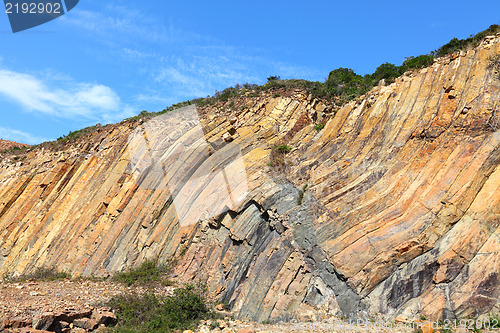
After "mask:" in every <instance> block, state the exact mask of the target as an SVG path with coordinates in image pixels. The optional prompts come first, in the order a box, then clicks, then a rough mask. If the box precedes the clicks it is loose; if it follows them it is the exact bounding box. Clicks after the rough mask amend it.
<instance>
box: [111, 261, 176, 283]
mask: <svg viewBox="0 0 500 333" xmlns="http://www.w3.org/2000/svg"><path fill="white" fill-rule="evenodd" d="M170 264H172V262H168V263H167V264H163V265H159V264H158V262H157V261H155V260H146V261H145V262H143V263H142V264H141V265H140V266H139V267H136V268H132V269H129V270H127V271H125V272H120V273H116V274H115V275H114V276H113V280H114V281H116V282H119V283H123V284H125V285H127V286H132V285H143V286H147V285H172V282H171V281H170V280H168V279H167V275H168V274H169V272H170V270H171V267H170Z"/></svg>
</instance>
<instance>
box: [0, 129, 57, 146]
mask: <svg viewBox="0 0 500 333" xmlns="http://www.w3.org/2000/svg"><path fill="white" fill-rule="evenodd" d="M0 138H1V139H4V140H9V141H15V142H19V143H27V144H30V145H33V144H37V143H40V142H43V141H47V139H44V138H40V137H36V136H33V135H31V134H30V133H26V132H23V131H19V130H14V129H10V128H5V127H0Z"/></svg>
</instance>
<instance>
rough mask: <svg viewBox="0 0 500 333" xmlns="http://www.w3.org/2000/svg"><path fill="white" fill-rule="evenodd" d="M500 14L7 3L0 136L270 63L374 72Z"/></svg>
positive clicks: (108, 111) (103, 114)
mask: <svg viewBox="0 0 500 333" xmlns="http://www.w3.org/2000/svg"><path fill="white" fill-rule="evenodd" d="M491 24H500V1H498V0H490V1H484V0H477V1H462V0H460V1H437V2H436V1H427V0H421V1H418V2H409V1H378V2H375V1H333V0H331V1H310V2H305V1H293V0H288V1H281V0H271V1H269V0H267V1H261V0H254V1H234V0H232V1H195V0H193V1H176V2H173V1H166V0H161V1H160V0H150V1H129V0H122V1H114V0H110V1H105V0H80V3H79V4H78V5H77V6H76V7H75V8H74V9H73V10H72V11H70V12H69V13H67V14H66V15H64V16H62V17H60V18H58V19H56V20H53V21H51V22H49V23H47V24H44V25H41V26H38V27H35V28H33V29H30V30H26V31H23V32H19V33H16V34H13V33H12V32H11V30H10V25H9V22H8V19H7V15H6V14H5V13H0V40H1V46H0V113H1V122H0V138H3V139H8V140H14V141H19V142H25V143H30V144H35V143H39V142H42V141H46V140H53V139H56V138H58V137H60V136H62V135H64V134H68V133H69V132H70V131H75V130H78V129H80V128H83V127H86V126H90V125H93V124H96V123H102V124H105V123H110V122H119V121H121V120H123V119H124V118H126V117H130V116H133V115H136V114H138V113H139V112H140V111H141V110H148V111H158V110H162V109H163V108H165V107H166V106H168V105H170V104H173V103H177V102H180V101H184V100H187V99H191V98H196V97H204V96H207V95H209V94H213V93H214V91H215V90H222V89H224V88H226V87H228V86H231V85H234V84H236V83H246V82H249V83H257V84H261V83H264V82H265V81H266V78H267V77H268V76H270V75H280V76H281V77H282V78H300V79H308V80H318V81H324V79H325V78H326V77H327V76H328V73H329V72H330V71H331V70H333V69H335V68H338V67H349V68H352V69H354V70H355V71H356V72H357V73H358V74H366V73H371V72H373V71H374V70H375V68H377V67H378V66H379V65H380V64H381V63H384V62H391V63H395V64H397V65H399V64H401V62H402V61H403V60H404V59H405V57H406V56H411V55H419V54H424V53H428V52H429V51H431V50H435V49H437V48H438V47H439V46H441V45H443V44H445V43H447V42H448V41H449V40H450V39H451V38H453V37H458V38H466V37H469V35H471V34H475V33H477V32H479V31H481V30H484V29H486V28H488V26H489V25H491Z"/></svg>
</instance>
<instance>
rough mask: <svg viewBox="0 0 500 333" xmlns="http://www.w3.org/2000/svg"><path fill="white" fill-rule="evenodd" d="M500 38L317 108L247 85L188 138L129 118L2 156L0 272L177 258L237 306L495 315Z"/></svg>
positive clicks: (180, 273)
mask: <svg viewBox="0 0 500 333" xmlns="http://www.w3.org/2000/svg"><path fill="white" fill-rule="evenodd" d="M499 41H500V36H496V37H491V38H487V39H486V40H485V41H484V42H483V43H482V44H481V45H480V46H479V47H477V48H475V49H473V50H469V51H467V52H461V53H457V54H454V55H452V56H449V57H445V58H441V59H438V60H437V61H436V62H435V63H434V64H433V65H432V66H431V67H429V68H426V69H423V70H420V71H418V72H414V73H412V74H409V75H405V76H403V77H400V78H398V79H397V80H396V82H395V83H393V84H391V85H389V86H380V87H376V88H375V89H373V90H372V91H371V92H370V93H368V94H367V95H366V96H364V98H361V99H360V100H358V101H353V102H351V103H349V104H347V105H345V106H344V107H343V108H342V109H340V110H338V112H336V114H335V116H334V117H331V116H330V115H332V114H333V110H331V109H330V108H329V106H328V105H327V104H325V103H324V102H321V101H318V100H315V99H312V98H311V97H310V96H307V95H306V94H304V93H303V92H301V91H291V92H288V94H287V95H285V94H282V95H281V96H277V95H276V94H272V93H269V94H268V95H265V94H264V95H261V96H259V97H253V96H251V95H249V96H247V97H243V98H241V99H239V100H237V101H232V102H228V103H226V104H224V105H220V104H219V105H217V106H216V107H205V108H203V109H201V110H198V111H199V114H200V115H199V117H200V120H201V124H202V127H203V131H202V132H200V130H199V128H198V127H196V126H194V125H193V124H195V125H196V121H197V120H196V119H195V118H194V117H191V116H187V118H186V119H181V118H182V117H179V118H177V122H175V121H174V120H172V119H170V120H169V121H170V123H161V122H160V120H154V119H153V120H151V121H149V122H146V121H145V120H146V119H143V120H136V121H135V122H124V123H123V124H117V125H113V126H107V127H102V128H98V129H97V130H96V131H95V132H94V133H93V134H92V135H91V136H90V137H89V138H87V139H85V140H80V141H79V142H78V143H77V144H75V145H72V146H70V145H68V146H67V147H66V148H65V149H63V150H60V151H55V150H47V149H38V150H35V151H32V152H29V153H28V156H27V158H26V159H24V160H23V161H22V162H16V163H14V162H11V161H9V160H4V161H2V162H1V166H0V198H1V199H0V273H9V274H22V273H27V272H29V271H32V270H34V269H35V268H36V267H40V266H56V267H57V268H59V269H61V270H65V271H68V272H71V273H72V274H74V275H92V274H93V275H97V276H106V275H108V274H111V273H112V272H115V271H118V270H122V269H124V268H126V267H129V266H134V265H137V264H139V263H141V262H142V261H144V260H145V259H147V258H158V259H159V260H160V261H166V260H168V259H169V258H171V257H177V258H179V260H178V261H177V265H176V267H175V274H176V276H177V277H178V278H179V279H180V280H182V281H198V280H201V281H203V282H206V283H207V285H208V287H209V290H210V292H211V293H212V294H213V295H215V296H217V297H219V298H220V299H221V301H222V302H225V303H227V304H228V305H229V307H230V309H231V310H232V311H234V313H235V314H236V316H237V317H239V318H250V319H253V320H259V321H263V320H278V319H291V318H294V317H297V316H298V317H304V316H306V317H312V318H314V317H315V318H317V319H321V318H322V316H326V315H329V314H343V315H347V316H356V315H364V314H365V313H366V312H372V313H383V314H387V315H390V316H405V317H408V318H420V316H421V315H425V316H426V317H427V318H454V317H464V316H468V315H478V314H480V313H485V312H489V311H493V312H498V311H499V307H500V301H499V296H500V286H499V281H498V279H499V273H500V272H499V270H500V253H499V252H500V244H499V242H500V237H499V236H500V229H499V222H500V219H499V214H500V211H499V208H498V207H500V202H499V201H500V189H499V186H500V169H499V168H497V166H498V164H499V161H500V149H499V147H500V131H498V126H497V124H498V121H499V120H500V119H499V116H498V110H499V109H500V101H499V99H500V81H499V80H498V79H497V74H496V73H495V70H494V69H492V68H490V67H489V66H488V64H489V60H488V59H489V57H490V56H492V55H495V54H498V53H499V52H500V43H499ZM167 117H168V116H167ZM158 119H159V118H158ZM172 121H173V123H172ZM319 122H323V123H325V127H324V128H323V129H322V130H319V131H318V130H317V129H315V128H314V124H315V123H319ZM186 124H188V125H189V126H188V125H186ZM205 141H207V142H208V143H209V144H208V145H204V144H200V142H202V143H203V142H205ZM284 144H286V145H287V147H291V148H293V150H292V151H291V152H289V153H288V154H285V153H281V152H280V151H279V150H278V149H275V148H273V147H274V146H279V145H284ZM227 147H233V148H227ZM234 147H236V148H237V149H236V152H234V151H229V149H234ZM214 150H215V151H216V153H214V152H213V151H214ZM285 150H286V149H284V150H282V151H285ZM217 151H218V152H221V151H222V152H223V153H217ZM166 152H168V153H166ZM152 160H154V161H155V162H154V163H153V162H151V161H152ZM214 161H215V162H214ZM241 161H243V162H244V164H242V163H241ZM214 170H215V171H214ZM242 170H243V172H242ZM177 175H182V177H181V176H177ZM190 177H191V178H190ZM221 177H222V178H221ZM197 180H201V181H199V182H197ZM192 188H196V191H195V192H196V197H193V196H192V195H191V194H192V193H194V192H193V191H191V189H192ZM221 191H222V192H221ZM224 191H225V192H224ZM221 193H222V194H221ZM228 193H229V196H228V195H227V194H228ZM204 212H209V213H208V215H203V213H204Z"/></svg>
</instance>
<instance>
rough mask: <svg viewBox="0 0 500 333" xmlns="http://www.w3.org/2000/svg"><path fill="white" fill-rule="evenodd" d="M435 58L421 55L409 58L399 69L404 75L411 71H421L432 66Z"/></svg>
mask: <svg viewBox="0 0 500 333" xmlns="http://www.w3.org/2000/svg"><path fill="white" fill-rule="evenodd" d="M433 62H434V56H432V55H430V54H423V55H419V56H418V57H408V58H406V60H405V61H403V64H402V65H401V66H400V67H399V72H400V74H403V73H404V72H406V71H407V70H409V69H413V68H415V69H419V68H424V67H428V66H430V65H432V63H433Z"/></svg>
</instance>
